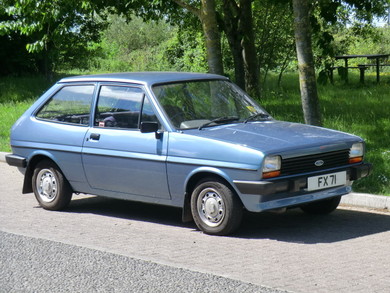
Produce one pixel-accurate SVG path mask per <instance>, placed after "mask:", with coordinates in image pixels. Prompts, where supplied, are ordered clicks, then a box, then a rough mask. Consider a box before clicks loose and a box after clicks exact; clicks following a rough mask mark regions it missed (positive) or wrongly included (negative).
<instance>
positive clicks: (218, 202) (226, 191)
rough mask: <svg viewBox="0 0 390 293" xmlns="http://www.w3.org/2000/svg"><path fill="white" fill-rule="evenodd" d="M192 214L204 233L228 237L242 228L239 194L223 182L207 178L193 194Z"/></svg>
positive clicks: (241, 208) (241, 209)
mask: <svg viewBox="0 0 390 293" xmlns="http://www.w3.org/2000/svg"><path fill="white" fill-rule="evenodd" d="M191 213H192V216H193V218H194V221H195V224H196V225H197V226H198V228H199V229H200V230H201V231H203V232H204V233H206V234H210V235H228V234H231V233H233V232H234V231H236V230H237V229H238V227H239V226H240V224H241V220H242V215H243V206H242V203H241V201H240V200H239V198H238V196H237V194H236V193H235V192H234V191H233V190H232V189H231V188H230V187H229V186H227V185H226V184H225V183H224V182H223V181H222V180H220V179H217V178H206V179H204V180H201V181H200V182H199V183H198V185H197V186H196V187H195V189H194V191H193V192H192V196H191Z"/></svg>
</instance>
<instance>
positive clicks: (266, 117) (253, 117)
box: [244, 113, 269, 123]
mask: <svg viewBox="0 0 390 293" xmlns="http://www.w3.org/2000/svg"><path fill="white" fill-rule="evenodd" d="M258 117H260V118H261V119H262V120H265V119H268V118H269V115H268V114H265V113H256V114H253V115H251V116H249V117H248V118H247V119H245V120H244V123H248V121H251V120H254V119H256V118H258Z"/></svg>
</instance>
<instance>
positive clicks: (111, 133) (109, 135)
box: [82, 85, 170, 199]
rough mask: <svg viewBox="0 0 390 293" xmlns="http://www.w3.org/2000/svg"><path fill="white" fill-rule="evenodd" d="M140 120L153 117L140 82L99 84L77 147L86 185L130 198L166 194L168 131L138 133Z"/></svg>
mask: <svg viewBox="0 0 390 293" xmlns="http://www.w3.org/2000/svg"><path fill="white" fill-rule="evenodd" d="M143 121H148V122H158V120H157V117H156V115H155V114H154V110H153V108H152V105H151V103H150V101H149V99H148V98H147V97H146V96H145V94H144V92H143V90H142V89H141V88H138V87H131V86H118V85H103V86H101V87H100V90H99V96H98V100H97V105H96V110H95V113H94V126H93V127H92V128H90V129H89V130H88V133H87V135H86V139H85V142H84V146H83V151H82V157H83V164H84V170H85V174H86V177H87V180H88V183H89V185H90V186H91V188H93V189H95V190H104V191H108V192H115V193H123V194H127V195H129V196H128V197H129V198H131V196H130V195H137V196H148V197H157V198H166V199H168V198H170V195H169V190H168V183H167V176H166V157H167V139H168V133H163V134H162V135H161V136H159V138H156V135H155V133H141V132H140V130H139V125H140V123H141V122H143ZM96 194H99V192H98V191H97V192H96ZM104 194H107V192H105V193H104ZM125 197H126V196H125Z"/></svg>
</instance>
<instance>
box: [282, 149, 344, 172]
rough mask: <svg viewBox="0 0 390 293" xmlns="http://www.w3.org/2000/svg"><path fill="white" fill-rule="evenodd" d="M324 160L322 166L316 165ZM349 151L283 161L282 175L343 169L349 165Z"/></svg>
mask: <svg viewBox="0 0 390 293" xmlns="http://www.w3.org/2000/svg"><path fill="white" fill-rule="evenodd" d="M319 160H322V161H323V162H324V164H323V165H322V166H316V165H315V164H314V163H315V162H317V161H319ZM348 160H349V149H347V150H341V151H334V152H327V153H321V154H314V155H309V156H302V157H295V158H289V159H283V160H282V167H281V175H284V176H286V175H294V174H299V173H306V172H313V171H320V170H325V169H329V168H335V167H341V166H345V165H347V164H348Z"/></svg>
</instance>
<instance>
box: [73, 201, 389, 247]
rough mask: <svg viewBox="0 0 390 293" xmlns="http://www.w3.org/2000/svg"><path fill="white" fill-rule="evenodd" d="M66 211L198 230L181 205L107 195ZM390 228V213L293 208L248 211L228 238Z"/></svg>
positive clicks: (322, 239)
mask: <svg viewBox="0 0 390 293" xmlns="http://www.w3.org/2000/svg"><path fill="white" fill-rule="evenodd" d="M66 212H70V213H92V214H98V215H104V216H109V217H116V218H123V219H128V220H135V221H143V222H151V223H158V224H162V225H169V226H175V227H183V228H185V229H191V230H196V226H195V224H194V223H193V222H190V223H183V222H182V221H181V209H180V208H174V207H168V206H161V205H153V204H145V203H139V202H132V201H125V200H117V199H110V198H103V197H88V198H82V199H74V200H72V202H71V204H70V206H69V208H68V209H67V210H66ZM389 230H390V214H389V215H387V214H380V213H370V212H364V211H356V210H350V209H342V208H341V209H340V208H339V209H337V210H336V211H334V212H333V213H331V214H329V215H308V214H305V213H303V212H302V211H301V210H300V209H291V210H288V211H287V212H285V213H283V214H276V213H270V212H264V213H249V212H246V213H244V218H243V221H242V224H241V226H240V228H239V230H238V232H236V233H235V234H233V235H230V236H228V237H232V238H243V239H272V240H277V241H283V242H293V243H304V244H318V243H333V242H339V241H345V240H348V239H354V238H359V237H364V236H368V235H372V234H377V233H382V232H386V231H389Z"/></svg>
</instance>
